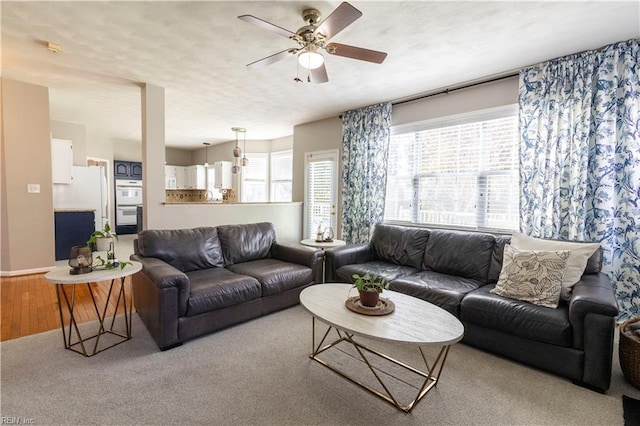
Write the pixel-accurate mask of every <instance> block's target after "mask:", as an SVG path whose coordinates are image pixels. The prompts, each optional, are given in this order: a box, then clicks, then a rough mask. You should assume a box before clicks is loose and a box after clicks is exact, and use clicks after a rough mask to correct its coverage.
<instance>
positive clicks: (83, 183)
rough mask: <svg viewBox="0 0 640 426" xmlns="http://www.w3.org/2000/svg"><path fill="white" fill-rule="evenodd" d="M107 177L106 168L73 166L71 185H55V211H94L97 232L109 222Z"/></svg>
mask: <svg viewBox="0 0 640 426" xmlns="http://www.w3.org/2000/svg"><path fill="white" fill-rule="evenodd" d="M107 199H108V193H107V177H106V175H105V171H104V167H99V166H88V167H82V166H73V178H72V180H71V183H70V184H59V183H56V184H54V185H53V209H54V210H94V211H95V223H96V230H98V231H101V230H102V229H103V228H104V225H105V223H106V222H107Z"/></svg>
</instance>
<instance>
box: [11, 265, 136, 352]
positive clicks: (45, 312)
mask: <svg viewBox="0 0 640 426" xmlns="http://www.w3.org/2000/svg"><path fill="white" fill-rule="evenodd" d="M130 280H131V277H127V278H126V285H125V292H126V294H127V298H129V297H131V295H130V292H129V289H130V286H131V284H130V283H131V281H130ZM108 284H109V282H102V283H94V284H91V287H92V289H94V295H95V296H96V303H97V305H98V307H104V304H105V301H106V299H107V292H108V290H109V285H108ZM73 287H74V286H68V287H67V289H68V290H67V291H68V294H69V295H71V291H72V288H73ZM117 289H119V284H117V285H116V286H114V291H116V290H117ZM75 291H76V294H75V305H74V312H75V317H76V320H77V321H78V322H86V321H92V320H96V319H97V318H98V317H97V315H96V312H95V308H94V306H93V303H92V301H91V297H90V295H89V290H88V288H87V286H86V285H84V284H83V285H76V286H75ZM113 296H114V295H112V296H111V300H110V303H109V308H108V310H107V316H110V315H113V311H114V310H115V302H116V299H115V298H114V297H113ZM0 298H1V299H2V301H1V304H0V309H1V312H0V328H1V330H2V331H1V333H0V341H5V340H10V339H16V338H18V337H23V336H28V335H30V334H36V333H42V332H43V331H48V330H53V329H59V328H60V310H59V308H58V300H57V297H56V286H55V285H54V284H51V283H49V282H47V281H45V279H44V274H34V275H24V276H19V277H10V278H7V277H3V278H1V279H0ZM127 300H129V299H127ZM62 303H63V304H64V301H63V302H62ZM64 306H65V309H64V310H66V305H64ZM64 310H63V311H64ZM120 311H122V309H120V310H119V312H120ZM64 321H65V324H68V314H66V313H65V316H64Z"/></svg>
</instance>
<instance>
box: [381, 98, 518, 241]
mask: <svg viewBox="0 0 640 426" xmlns="http://www.w3.org/2000/svg"><path fill="white" fill-rule="evenodd" d="M388 164H389V169H388V172H387V193H386V202H385V203H386V205H385V220H386V221H389V222H409V223H415V224H424V225H429V226H434V227H450V228H463V229H477V230H494V231H495V230H505V231H506V230H517V228H518V201H519V196H518V115H517V109H516V108H515V107H509V108H501V109H498V110H492V111H489V112H479V113H477V114H473V115H466V116H464V117H456V118H453V119H452V118H449V119H448V120H442V119H440V120H437V121H431V122H426V123H421V124H419V125H414V126H412V127H411V128H407V127H404V129H403V128H396V129H393V133H392V136H391V143H390V146H389V163H388Z"/></svg>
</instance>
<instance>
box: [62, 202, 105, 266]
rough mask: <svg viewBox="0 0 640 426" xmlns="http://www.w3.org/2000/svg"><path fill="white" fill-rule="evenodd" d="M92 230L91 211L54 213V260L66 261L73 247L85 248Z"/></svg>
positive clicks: (93, 221) (93, 223)
mask: <svg viewBox="0 0 640 426" xmlns="http://www.w3.org/2000/svg"><path fill="white" fill-rule="evenodd" d="M94 230H95V212H94V211H93V210H86V211H56V212H54V232H55V248H56V260H64V259H68V258H69V253H70V252H71V247H73V246H86V245H87V240H88V239H89V238H90V237H91V234H92V233H93V231H94Z"/></svg>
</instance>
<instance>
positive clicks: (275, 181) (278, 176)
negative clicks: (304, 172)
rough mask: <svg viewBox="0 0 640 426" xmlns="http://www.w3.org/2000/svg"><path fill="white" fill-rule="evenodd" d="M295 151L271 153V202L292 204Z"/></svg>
mask: <svg viewBox="0 0 640 426" xmlns="http://www.w3.org/2000/svg"><path fill="white" fill-rule="evenodd" d="M292 176H293V151H291V150H288V151H279V152H272V153H271V191H270V192H269V200H270V201H273V202H278V201H279V202H290V201H291V197H292V195H291V194H292V189H291V186H292V182H293V181H292Z"/></svg>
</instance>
